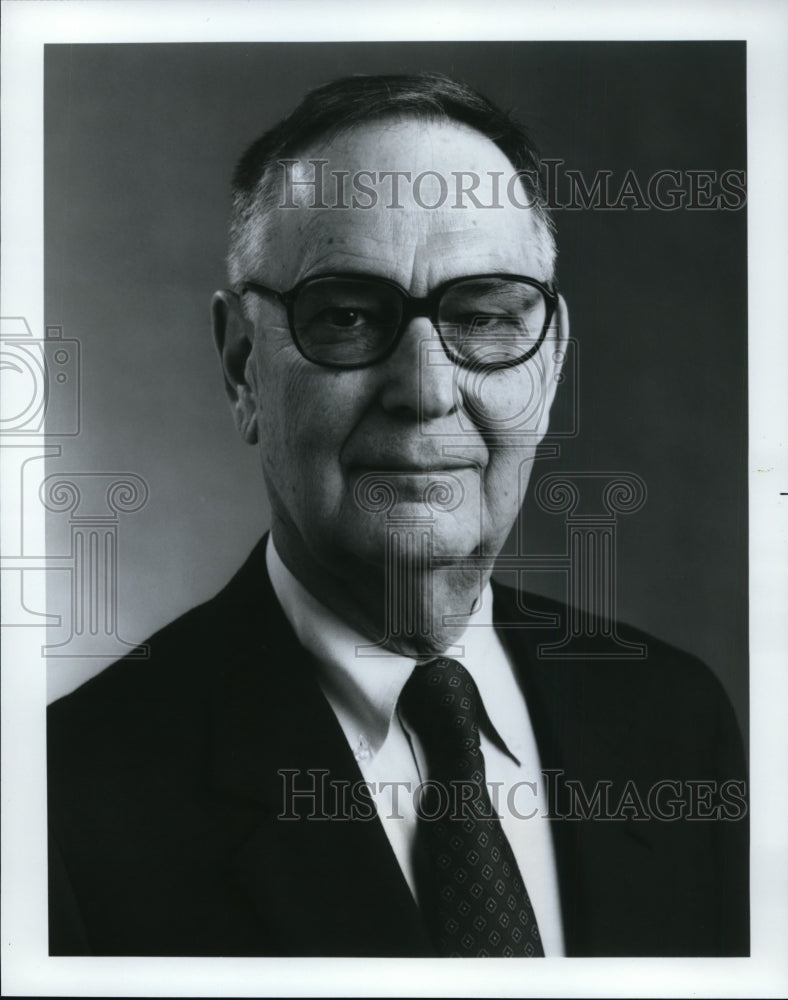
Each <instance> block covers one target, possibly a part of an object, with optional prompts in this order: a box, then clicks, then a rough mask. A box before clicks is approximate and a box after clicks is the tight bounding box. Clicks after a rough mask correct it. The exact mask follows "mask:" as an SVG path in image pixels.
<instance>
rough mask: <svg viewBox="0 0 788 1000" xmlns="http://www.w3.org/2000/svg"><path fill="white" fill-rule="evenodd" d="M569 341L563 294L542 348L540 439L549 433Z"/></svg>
mask: <svg viewBox="0 0 788 1000" xmlns="http://www.w3.org/2000/svg"><path fill="white" fill-rule="evenodd" d="M568 341H569V310H568V308H567V305H566V299H565V298H564V297H563V295H559V296H558V305H557V306H556V310H555V314H554V315H553V318H552V320H551V321H550V326H549V328H548V330H547V337H546V338H545V341H544V344H543V345H542V350H543V351H544V352H545V355H544V356H545V365H544V376H543V377H544V379H545V386H544V391H545V405H544V408H543V410H542V419H541V421H540V428H539V440H540V441H541V439H542V437H543V436H544V435H545V434H546V433H547V428H548V426H549V420H550V409H551V408H552V405H553V400H554V399H555V394H556V392H557V390H558V386H559V384H560V383H561V369H562V368H563V366H564V359H565V358H566V347H567V343H568Z"/></svg>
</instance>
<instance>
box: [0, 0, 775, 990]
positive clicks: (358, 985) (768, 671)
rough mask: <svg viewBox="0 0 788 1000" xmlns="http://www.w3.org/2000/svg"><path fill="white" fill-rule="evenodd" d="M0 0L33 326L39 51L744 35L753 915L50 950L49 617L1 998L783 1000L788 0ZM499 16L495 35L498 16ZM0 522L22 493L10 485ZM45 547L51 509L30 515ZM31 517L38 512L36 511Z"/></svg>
mask: <svg viewBox="0 0 788 1000" xmlns="http://www.w3.org/2000/svg"><path fill="white" fill-rule="evenodd" d="M495 9H496V17H495V19H494V23H493V22H491V19H490V17H489V7H488V6H487V5H484V4H482V3H478V2H474V3H464V4H461V5H459V4H456V3H455V4H450V3H447V2H445V0H441V2H439V3H432V4H429V5H426V4H424V3H423V2H419V3H416V2H413V0H410V2H398V3H397V4H396V5H385V6H383V5H380V6H374V5H371V4H368V3H366V4H361V3H357V2H352V0H333V2H325V0H324V2H322V3H317V2H309V0H307V2H304V0H279V2H272V0H240V2H239V0H230V2H227V0H223V2H219V0H203V2H199V0H197V2H195V0H160V2H155V3H154V2H147V0H129V2H127V0H114V2H110V0H93V2H90V3H85V2H74V0H60V2H58V0H42V2H33V3H30V2H24V0H4V2H3V4H2V16H3V33H2V94H3V98H2V125H3V144H2V246H3V258H2V289H1V291H0V302H1V303H2V308H1V310H0V311H1V312H2V315H3V316H24V317H26V318H27V320H28V322H29V324H30V326H31V328H32V329H33V330H42V329H43V323H44V311H43V267H44V264H43V262H44V257H43V65H44V59H43V47H44V45H45V44H47V43H66V42H73V43H90V42H96V43H98V42H100V43H111V42H136V43H145V42H150V43H155V42H162V41H168V42H224V41H227V42H229V41H246V42H251V41H314V42H319V41H375V40H391V39H394V38H395V39H397V40H398V41H435V40H441V41H444V40H445V41H450V40H451V41H455V40H464V41H474V40H500V39H501V37H502V35H505V37H506V39H507V40H509V41H514V40H517V39H524V40H525V39H527V40H529V41H539V40H544V41H548V40H549V41H562V40H566V41H568V40H572V41H578V40H589V41H590V40H635V39H644V40H646V39H647V40H675V39H686V40H695V41H697V40H722V39H733V40H746V42H747V66H748V70H747V87H748V100H747V109H748V213H749V214H748V220H749V221H748V238H749V259H750V265H749V267H750V272H749V322H750V326H749V329H750V335H749V366H750V373H749V392H750V396H749V398H750V413H749V416H750V595H751V599H750V636H751V639H750V650H751V674H750V676H751V681H750V693H751V713H752V727H751V742H750V746H751V807H750V808H751V821H752V827H751V836H752V848H751V858H752V867H751V885H752V888H751V893H752V895H751V922H752V957H751V958H748V959H721V960H718V959H626V960H624V959H553V960H551V961H549V962H544V963H529V966H528V977H527V981H524V976H523V973H522V971H521V967H520V966H519V965H515V966H513V965H511V964H510V963H506V962H498V961H493V960H487V961H485V962H480V961H465V962H463V963H462V964H461V965H460V964H457V963H446V962H441V961H440V960H435V961H431V960H430V961H427V960H409V959H408V960H403V959H398V960H386V959H360V958H359V959H331V960H328V959H299V960H298V961H297V962H293V961H289V960H285V959H263V958H259V959H257V958H247V959H222V958H213V959H212V958H200V959H195V958H167V959H165V958H50V957H48V955H47V913H46V842H45V827H46V824H45V813H46V799H45V779H46V773H45V729H44V719H45V716H44V709H45V704H46V681H45V661H44V660H43V659H42V658H41V656H40V650H41V646H42V645H43V630H39V629H36V628H17V629H6V630H4V632H3V663H4V670H3V677H2V685H3V690H2V695H3V697H2V750H3V780H2V806H3V809H2V824H3V826H2V834H3V844H2V852H3V892H2V952H0V954H2V961H3V994H4V995H10V994H14V995H23V996H38V995H50V996H77V995H82V996H94V995H95V996H101V995H104V996H205V995H212V996H269V995H278V996H322V995H345V996H367V995H371V996H397V995H398V996H407V995H419V996H448V995H453V994H456V995H464V996H543V997H547V996H608V997H613V996H643V997H647V996H688V995H693V996H729V997H734V996H735V997H738V996H742V997H745V996H785V995H786V994H785V991H786V989H788V959H787V958H786V953H785V941H786V940H787V939H788V892H786V887H787V886H788V852H787V849H786V845H787V843H788V835H787V834H786V831H788V805H787V804H786V796H785V794H784V792H783V790H784V789H785V788H786V787H788V773H786V772H787V771H788V753H787V752H786V750H787V749H788V747H786V742H787V739H788V738H787V736H786V734H788V671H786V670H785V652H786V649H787V648H788V618H787V616H786V613H785V608H786V606H787V605H786V595H787V588H786V567H788V527H786V523H785V515H786V511H788V455H787V454H786V453H787V452H788V419H787V416H786V415H787V414H788V408H786V407H785V395H786V394H785V388H786V378H785V375H786V372H788V338H786V335H785V331H786V330H788V280H786V274H785V265H786V261H788V227H787V226H786V220H788V194H787V193H786V192H787V190H788V185H786V173H787V172H788V59H786V53H787V52H788V4H785V3H780V2H769V0H750V2H746V3H745V2H719V0H718V2H716V3H714V2H711V0H709V2H705V3H701V2H697V0H685V2H683V3H666V2H659V0H657V2H654V3H652V4H650V5H648V6H645V5H637V6H634V5H631V4H625V3H622V2H607V3H603V2H598V0H587V2H584V3H571V2H530V3H522V2H520V3H514V2H508V0H499V3H498V4H497V5H496V8H495ZM503 29H505V30H503ZM3 499H4V522H5V524H4V530H3V541H5V540H6V532H5V528H6V527H7V524H8V522H10V521H13V519H14V518H15V517H18V516H20V515H21V513H22V512H21V499H20V497H19V496H18V495H17V496H13V495H11V496H8V497H5V496H4V498H3ZM25 517H26V518H27V529H28V530H29V531H30V532H31V534H30V536H29V537H30V538H31V541H32V542H33V544H35V541H36V540H37V541H39V542H40V544H39V545H38V547H37V549H36V551H44V545H43V541H44V524H43V511H42V510H41V509H40V508H39V509H38V511H33V510H30V511H26V512H25ZM36 517H38V520H37V521H36Z"/></svg>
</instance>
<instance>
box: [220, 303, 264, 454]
mask: <svg viewBox="0 0 788 1000" xmlns="http://www.w3.org/2000/svg"><path fill="white" fill-rule="evenodd" d="M211 325H212V328H213V339H214V342H215V343H216V349H217V351H218V352H219V358H220V360H221V363H222V371H223V372H224V387H225V391H226V392H227V398H228V399H229V400H230V409H231V410H232V413H233V417H234V419H235V425H236V427H237V428H238V431H239V433H240V435H241V437H242V438H243V439H244V441H245V442H246V443H247V444H257V420H256V417H257V401H256V397H255V392H254V386H253V384H252V382H251V381H250V373H249V358H250V355H251V353H252V347H253V345H254V326H253V324H252V323H251V322H250V321H249V320H248V319H247V318H246V316H244V314H243V310H242V309H241V300H240V299H239V297H238V296H237V295H236V294H235V292H230V291H220V292H216V294H215V295H214V297H213V299H212V300H211Z"/></svg>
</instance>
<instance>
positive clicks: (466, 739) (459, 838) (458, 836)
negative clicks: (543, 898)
mask: <svg viewBox="0 0 788 1000" xmlns="http://www.w3.org/2000/svg"><path fill="white" fill-rule="evenodd" d="M399 703H400V708H401V710H402V712H403V714H404V716H405V719H406V720H407V722H408V723H409V724H410V725H411V726H412V728H413V730H414V731H415V733H416V734H417V735H418V738H419V740H420V741H421V745H422V747H423V748H424V753H425V756H426V758H427V769H428V772H429V774H428V779H427V781H425V782H423V785H422V791H423V794H422V795H421V798H420V800H419V802H418V821H417V833H416V866H415V867H416V889H417V894H418V897H419V906H420V908H421V910H422V913H423V915H424V918H425V920H426V922H427V926H428V928H429V931H430V935H431V937H432V940H433V944H434V946H435V948H436V950H437V951H438V953H439V954H440V955H442V956H447V957H448V956H451V957H482V956H495V957H501V956H522V957H536V956H542V955H544V950H543V948H542V941H541V938H540V936H539V927H538V925H537V923H536V916H535V915H534V911H533V907H532V906H531V901H530V899H529V898H528V893H527V892H526V889H525V885H524V884H523V880H522V878H521V877H520V872H519V869H518V868H517V862H516V861H515V858H514V854H513V853H512V849H511V847H510V846H509V841H508V840H507V839H506V836H505V834H504V832H503V829H502V828H501V822H500V820H499V818H498V816H497V815H496V814H495V812H494V810H493V807H492V803H491V801H490V796H489V793H488V791H487V784H486V779H485V773H484V756H483V755H482V751H481V747H480V745H479V723H478V714H479V692H478V690H477V689H476V685H475V684H474V682H473V678H472V677H471V675H470V674H469V673H468V671H467V670H466V669H465V668H464V667H463V666H462V664H460V663H457V661H456V660H450V659H448V658H446V657H439V658H438V659H435V660H430V661H428V662H427V663H420V664H417V666H416V668H415V669H414V671H413V673H412V674H411V676H410V678H409V679H408V682H407V683H406V685H405V687H404V688H403V691H402V694H401V695H400V702H399Z"/></svg>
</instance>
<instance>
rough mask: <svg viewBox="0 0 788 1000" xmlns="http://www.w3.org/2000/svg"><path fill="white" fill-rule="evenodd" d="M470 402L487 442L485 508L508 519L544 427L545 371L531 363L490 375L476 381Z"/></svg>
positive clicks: (522, 494)
mask: <svg viewBox="0 0 788 1000" xmlns="http://www.w3.org/2000/svg"><path fill="white" fill-rule="evenodd" d="M474 402H475V407H476V416H477V419H478V426H479V427H480V429H481V430H482V433H483V434H484V437H485V439H486V441H487V442H488V445H489V446H490V461H489V464H488V466H487V471H486V474H485V480H484V499H485V506H486V508H487V511H488V513H490V514H496V513H497V514H498V515H499V516H502V517H504V516H505V517H506V518H511V517H514V516H515V515H516V513H517V511H518V510H519V508H520V506H521V505H522V502H523V500H524V498H525V491H526V488H527V486H528V480H529V478H530V474H531V467H532V464H533V459H534V457H535V454H536V447H537V445H538V444H539V442H540V441H541V439H542V436H543V434H544V428H545V426H546V416H547V411H548V405H547V394H546V391H545V377H544V372H543V370H542V368H541V367H540V366H538V365H531V366H526V367H525V368H524V369H522V370H519V371H517V370H510V371H503V372H495V373H492V374H490V375H488V376H486V377H485V378H483V379H482V380H477V397H476V400H475V401H474ZM471 405H474V403H472V404H471Z"/></svg>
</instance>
